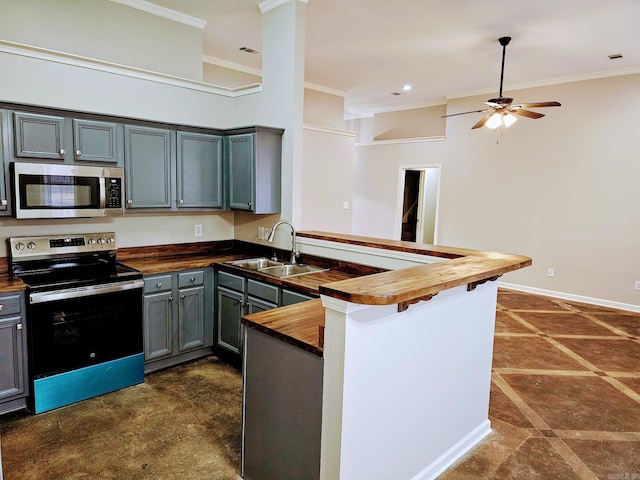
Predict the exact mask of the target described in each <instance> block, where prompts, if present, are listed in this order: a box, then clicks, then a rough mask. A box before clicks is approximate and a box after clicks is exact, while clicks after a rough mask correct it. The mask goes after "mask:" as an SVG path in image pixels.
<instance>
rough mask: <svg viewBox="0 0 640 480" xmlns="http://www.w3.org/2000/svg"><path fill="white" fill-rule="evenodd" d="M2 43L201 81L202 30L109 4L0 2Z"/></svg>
mask: <svg viewBox="0 0 640 480" xmlns="http://www.w3.org/2000/svg"><path fill="white" fill-rule="evenodd" d="M0 11H1V12H2V15H0V36H1V38H3V39H4V40H10V41H12V42H17V43H23V44H27V45H32V46H37V47H42V48H47V49H50V50H56V51H60V52H66V53H72V54H75V55H80V56H84V57H90V58H96V59H100V60H105V61H108V62H112V63H118V64H122V65H132V66H137V67H138V68H142V69H145V70H151V71H156V72H161V73H166V74H169V75H175V76H178V77H183V78H188V79H191V80H202V34H203V31H202V29H201V28H197V27H194V26H191V25H187V24H184V23H180V22H176V21H173V20H169V19H167V18H163V17H160V16H156V15H151V14H149V13H146V12H143V11H141V10H138V9H135V8H131V7H128V6H125V5H121V4H118V3H115V2H111V1H107V0H91V1H87V0H56V1H55V2H52V1H50V0H28V1H24V0H0Z"/></svg>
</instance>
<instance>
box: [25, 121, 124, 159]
mask: <svg viewBox="0 0 640 480" xmlns="http://www.w3.org/2000/svg"><path fill="white" fill-rule="evenodd" d="M121 128H122V127H121V125H118V124H117V123H114V122H107V121H96V120H85V119H80V118H68V117H62V116H56V115H43V114H36V113H30V112H13V142H14V145H15V156H16V158H18V159H20V160H22V159H45V160H62V161H65V162H90V163H104V164H117V165H121V164H122V154H121V150H120V148H121V147H120V145H121V144H122V138H121V135H122V133H121Z"/></svg>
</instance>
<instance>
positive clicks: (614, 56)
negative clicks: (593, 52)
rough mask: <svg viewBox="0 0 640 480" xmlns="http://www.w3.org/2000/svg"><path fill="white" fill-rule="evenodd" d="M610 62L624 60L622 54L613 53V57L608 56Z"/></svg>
mask: <svg viewBox="0 0 640 480" xmlns="http://www.w3.org/2000/svg"><path fill="white" fill-rule="evenodd" d="M608 57H609V60H616V59H618V58H622V54H621V53H612V54H611V55H608Z"/></svg>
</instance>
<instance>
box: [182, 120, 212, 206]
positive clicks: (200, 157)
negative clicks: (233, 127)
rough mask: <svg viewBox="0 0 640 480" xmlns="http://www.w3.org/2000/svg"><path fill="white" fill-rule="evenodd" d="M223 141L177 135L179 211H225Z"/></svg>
mask: <svg viewBox="0 0 640 480" xmlns="http://www.w3.org/2000/svg"><path fill="white" fill-rule="evenodd" d="M222 138H223V137H221V136H219V135H209V134H203V133H189V132H178V133H177V144H178V145H177V168H176V170H177V176H176V181H177V187H178V188H177V190H178V204H177V206H178V208H220V209H221V208H224V195H223V194H224V181H223V171H222V160H223V155H222V145H223V141H222Z"/></svg>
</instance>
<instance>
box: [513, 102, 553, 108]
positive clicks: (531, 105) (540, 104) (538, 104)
mask: <svg viewBox="0 0 640 480" xmlns="http://www.w3.org/2000/svg"><path fill="white" fill-rule="evenodd" d="M517 106H518V107H520V108H542V107H561V106H562V105H561V104H560V103H559V102H536V103H519V104H518V105H517Z"/></svg>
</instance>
